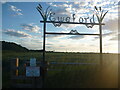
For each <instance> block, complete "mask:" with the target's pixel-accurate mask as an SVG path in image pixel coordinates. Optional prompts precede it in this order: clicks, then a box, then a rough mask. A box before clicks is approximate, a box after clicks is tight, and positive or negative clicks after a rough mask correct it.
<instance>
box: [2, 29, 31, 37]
mask: <svg viewBox="0 0 120 90" xmlns="http://www.w3.org/2000/svg"><path fill="white" fill-rule="evenodd" d="M3 33H5V34H7V35H10V36H15V37H31V35H29V34H27V33H24V32H22V31H16V30H14V29H8V30H6V31H3Z"/></svg>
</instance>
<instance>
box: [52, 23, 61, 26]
mask: <svg viewBox="0 0 120 90" xmlns="http://www.w3.org/2000/svg"><path fill="white" fill-rule="evenodd" d="M53 25H54V26H55V27H60V26H61V23H54V22H53Z"/></svg>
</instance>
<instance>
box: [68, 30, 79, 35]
mask: <svg viewBox="0 0 120 90" xmlns="http://www.w3.org/2000/svg"><path fill="white" fill-rule="evenodd" d="M69 33H70V34H79V33H78V31H77V30H71V31H70V32H69Z"/></svg>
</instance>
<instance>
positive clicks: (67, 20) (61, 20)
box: [36, 4, 108, 65]
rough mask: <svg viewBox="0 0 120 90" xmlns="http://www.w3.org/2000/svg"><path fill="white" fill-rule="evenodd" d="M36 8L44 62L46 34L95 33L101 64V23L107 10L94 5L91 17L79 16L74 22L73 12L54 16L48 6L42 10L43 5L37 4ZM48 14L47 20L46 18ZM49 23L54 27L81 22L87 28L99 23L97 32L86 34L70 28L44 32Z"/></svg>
mask: <svg viewBox="0 0 120 90" xmlns="http://www.w3.org/2000/svg"><path fill="white" fill-rule="evenodd" d="M36 9H37V10H38V11H39V13H40V15H41V16H42V19H43V20H42V21H40V22H41V23H43V62H45V39H46V34H58V35H97V36H99V38H100V64H101V65H102V25H105V24H104V23H102V21H103V19H104V17H105V15H106V14H107V13H108V11H105V12H104V10H102V8H101V7H96V6H95V7H94V11H95V15H93V16H92V17H91V18H90V17H87V18H82V17H80V18H79V21H78V22H75V19H76V18H75V14H73V15H72V17H57V18H55V15H56V14H55V13H54V12H52V9H50V6H49V7H48V8H47V9H46V10H45V11H44V10H43V7H42V6H41V5H40V4H39V5H38V6H37V7H36ZM48 16H49V20H47V19H48ZM95 16H96V17H97V20H98V23H95V18H94V17H95ZM47 23H51V24H53V25H54V26H55V27H60V26H61V24H82V25H85V26H86V27H87V28H92V27H93V26H94V25H99V34H86V33H78V32H77V30H71V31H70V32H69V33H56V32H46V24H47Z"/></svg>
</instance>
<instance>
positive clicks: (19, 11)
mask: <svg viewBox="0 0 120 90" xmlns="http://www.w3.org/2000/svg"><path fill="white" fill-rule="evenodd" d="M10 10H12V11H13V12H14V13H15V14H14V15H13V16H17V15H23V14H22V13H21V11H22V10H21V9H18V8H17V7H15V6H13V5H10Z"/></svg>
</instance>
